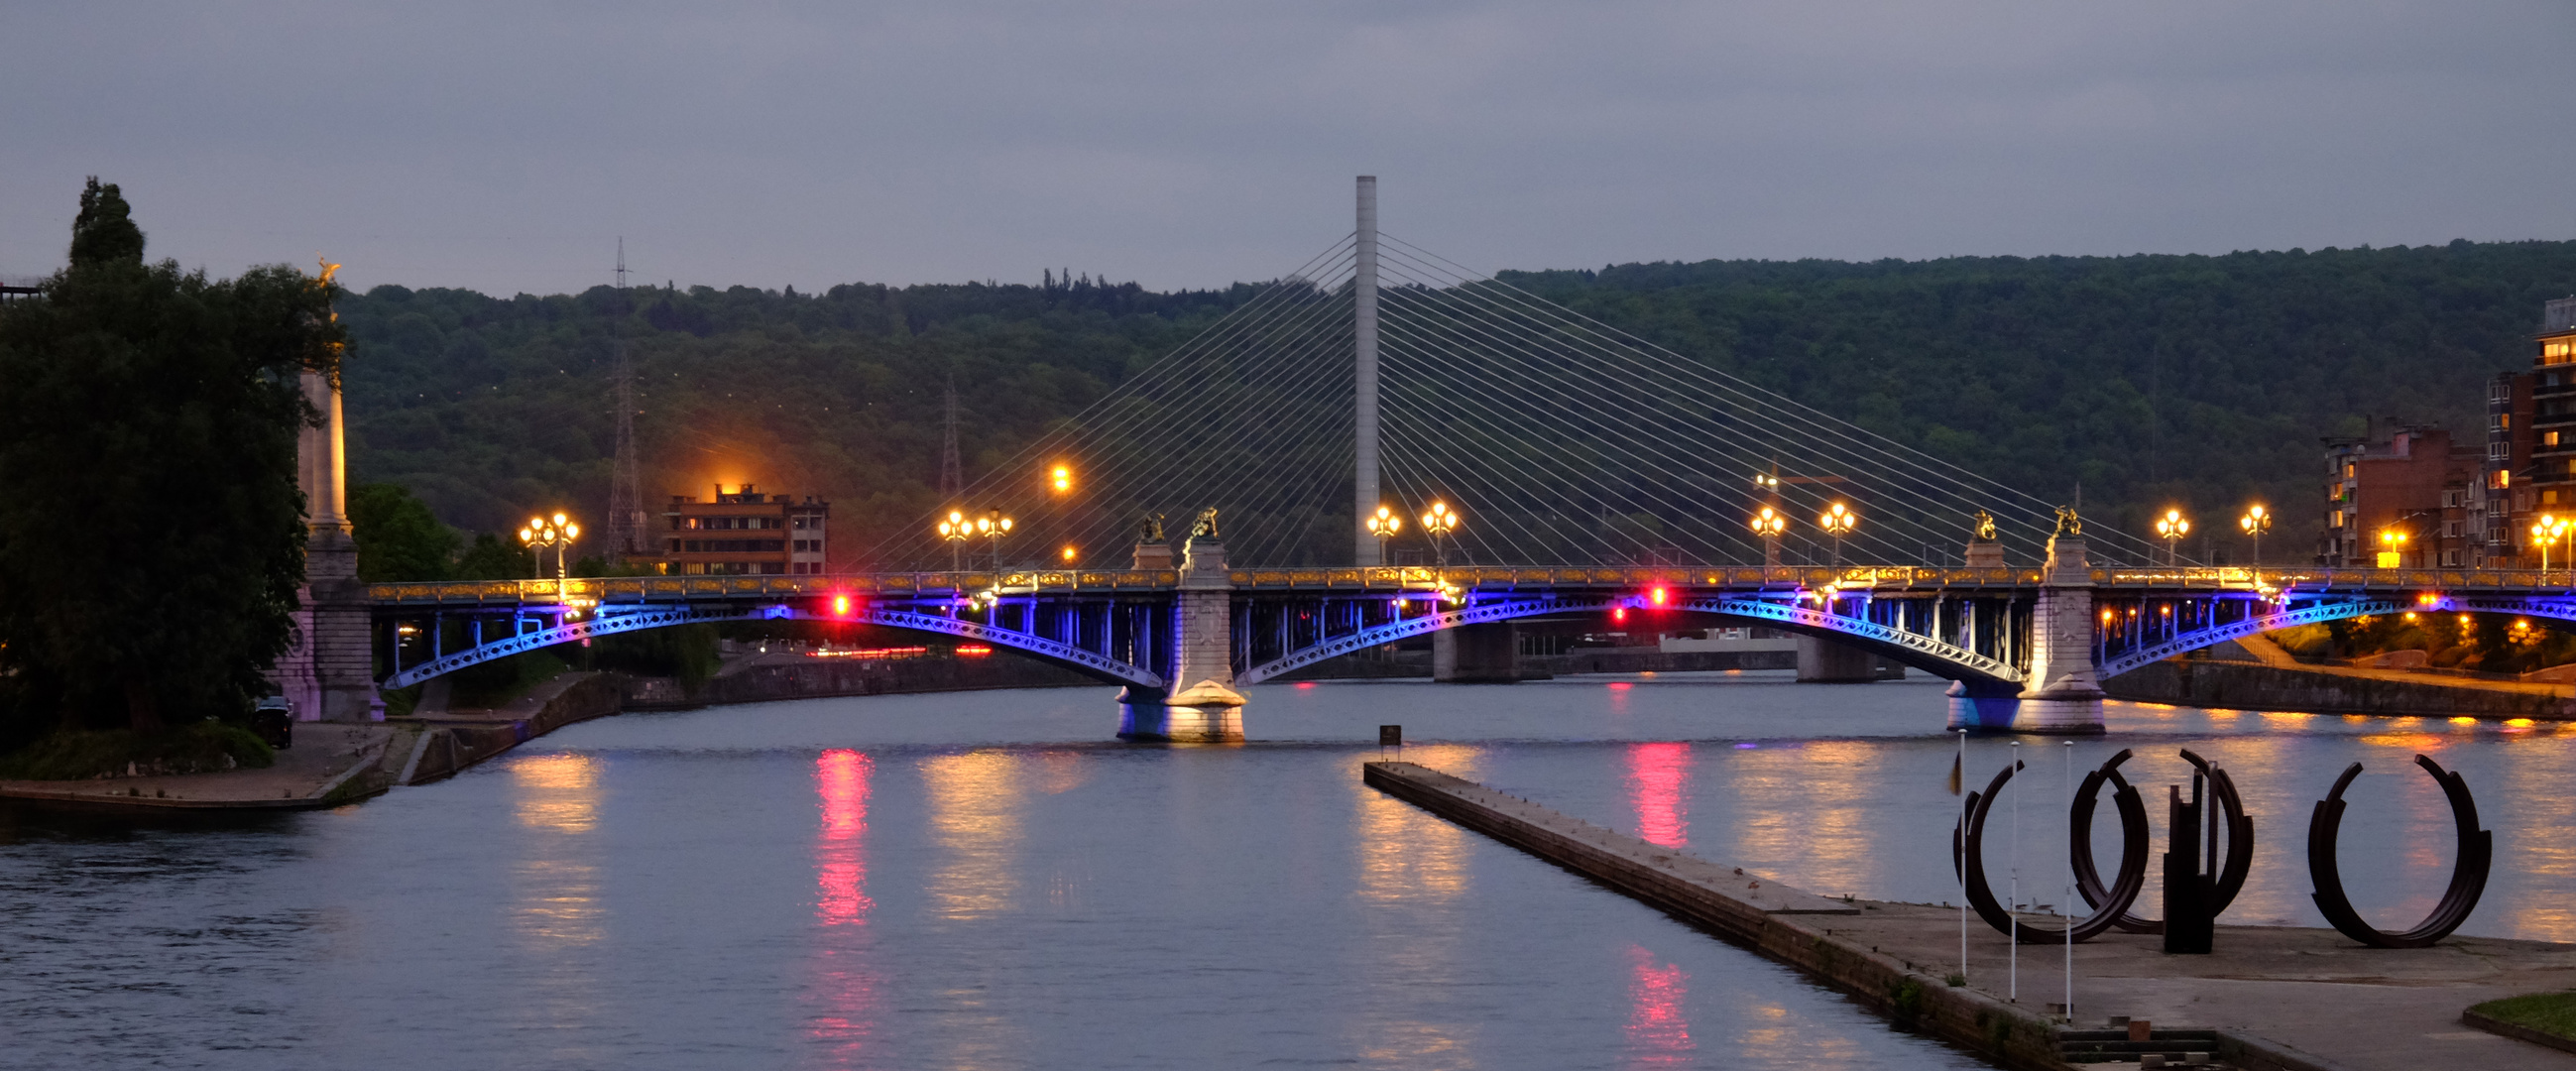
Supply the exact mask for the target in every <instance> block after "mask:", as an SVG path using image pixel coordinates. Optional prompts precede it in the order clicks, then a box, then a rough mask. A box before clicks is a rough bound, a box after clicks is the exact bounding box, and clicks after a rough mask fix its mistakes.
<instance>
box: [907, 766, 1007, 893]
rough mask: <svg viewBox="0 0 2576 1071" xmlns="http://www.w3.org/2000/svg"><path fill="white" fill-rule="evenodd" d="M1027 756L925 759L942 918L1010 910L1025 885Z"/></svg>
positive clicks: (933, 884) (933, 882)
mask: <svg viewBox="0 0 2576 1071" xmlns="http://www.w3.org/2000/svg"><path fill="white" fill-rule="evenodd" d="M1020 763H1021V759H1020V757H1019V756H1018V755H1016V754H1014V753H1012V752H1008V751H990V750H988V751H970V752H967V753H965V754H963V755H941V756H938V757H935V758H930V759H925V760H923V761H922V763H921V779H922V784H923V787H924V788H925V789H926V790H927V791H928V792H929V796H930V831H931V836H932V838H933V840H934V841H935V844H936V847H937V850H938V851H939V854H940V857H941V864H940V866H939V869H938V870H937V871H935V872H934V873H932V874H931V876H930V898H931V902H932V904H933V905H934V910H935V911H937V913H938V914H939V916H940V917H942V918H946V919H950V920H959V921H962V920H967V919H975V918H982V917H984V916H987V915H992V914H996V913H998V912H1002V911H1006V910H1009V909H1010V907H1011V906H1012V901H1013V898H1014V897H1015V896H1016V895H1017V893H1018V891H1019V877H1020V866H1019V862H1018V855H1019V852H1020V844H1021V840H1022V839H1023V837H1024V836H1025V833H1024V831H1023V830H1022V828H1021V822H1020V803H1021V798H1020V797H1021V792H1022V789H1023V785H1022V778H1021V776H1020Z"/></svg>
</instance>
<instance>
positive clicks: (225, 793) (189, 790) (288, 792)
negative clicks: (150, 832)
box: [0, 722, 412, 810]
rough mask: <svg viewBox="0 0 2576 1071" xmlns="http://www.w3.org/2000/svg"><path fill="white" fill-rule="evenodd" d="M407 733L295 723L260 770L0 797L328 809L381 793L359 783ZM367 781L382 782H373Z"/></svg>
mask: <svg viewBox="0 0 2576 1071" xmlns="http://www.w3.org/2000/svg"><path fill="white" fill-rule="evenodd" d="M411 739H412V734H411V732H410V731H407V730H403V729H399V728H396V727H391V726H386V725H382V724H376V725H338V724H332V723H328V722H298V723H296V726H295V746H294V747H290V748H286V749H284V750H281V751H279V752H278V753H277V762H276V764H275V765H272V766H270V767H268V768H266V769H261V770H225V771H223V772H221V773H201V774H171V775H168V776H161V777H110V778H106V779H103V780H93V781H0V797H5V798H16V799H38V800H49V801H54V802H58V803H71V804H80V805H89V806H98V807H153V808H162V809H171V810H278V809H283V810H296V809H305V808H314V807H327V806H333V805H335V804H336V803H338V802H341V801H342V800H343V799H344V797H346V796H348V795H349V794H350V792H351V791H355V790H368V791H382V790H383V787H384V786H383V785H382V784H357V785H354V786H353V782H367V781H369V780H370V778H369V777H368V775H369V773H370V772H371V771H378V770H381V768H382V767H383V765H384V763H385V761H386V755H387V753H388V752H391V753H392V754H394V755H395V756H397V757H396V758H395V760H394V761H395V762H396V763H397V764H398V763H399V762H400V761H401V759H400V756H402V755H404V754H407V748H406V747H403V746H397V745H408V744H409V743H410V742H411ZM375 780H382V779H381V778H379V779H375Z"/></svg>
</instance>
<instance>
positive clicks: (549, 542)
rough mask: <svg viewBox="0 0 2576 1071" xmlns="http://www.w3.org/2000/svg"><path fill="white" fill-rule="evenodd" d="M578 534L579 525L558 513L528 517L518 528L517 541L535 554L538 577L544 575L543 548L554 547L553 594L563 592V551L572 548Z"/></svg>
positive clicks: (544, 560) (579, 531) (579, 530)
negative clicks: (523, 524)
mask: <svg viewBox="0 0 2576 1071" xmlns="http://www.w3.org/2000/svg"><path fill="white" fill-rule="evenodd" d="M580 534H581V526H580V525H578V524H574V523H573V522H572V518H570V517H566V516H564V515H563V514H560V513H558V514H555V515H554V516H552V517H530V518H528V523H527V524H526V525H525V526H523V527H521V528H520V529H519V543H520V545H522V546H525V547H527V548H528V552H529V553H530V554H533V555H535V556H536V570H537V575H538V576H539V577H540V578H542V577H543V576H544V575H545V568H546V550H545V549H546V548H547V547H553V548H554V550H555V585H556V587H555V594H557V595H561V594H563V586H562V585H563V582H564V579H565V567H564V552H565V551H566V550H569V549H571V548H572V541H573V537H575V536H578V535H580Z"/></svg>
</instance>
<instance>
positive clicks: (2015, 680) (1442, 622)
mask: <svg viewBox="0 0 2576 1071" xmlns="http://www.w3.org/2000/svg"><path fill="white" fill-rule="evenodd" d="M1623 608H1624V609H1629V610H1657V611H1680V612H1686V613H1700V614H1709V615H1712V616H1716V617H1722V618H1728V619H1733V620H1741V621H1744V622H1747V623H1749V624H1760V625H1765V626H1769V627H1773V628H1780V629H1785V630H1787V631H1791V632H1798V633H1802V634H1806V635H1811V636H1816V637H1819V638H1824V639H1831V640H1834V641H1836V642H1840V643H1848V644H1851V645H1853V646H1856V647H1860V648H1863V649H1866V650H1869V651H1872V652H1874V653H1878V654H1883V655H1886V656H1887V657H1889V658H1892V659H1894V660H1896V661H1898V662H1901V663H1904V664H1906V665H1909V666H1913V667H1915V668H1917V669H1921V670H1923V671H1924V672H1927V673H1931V674H1933V675H1935V676H1939V677H1946V678H1949V679H1951V680H1964V681H1969V682H1972V683H1975V684H1979V685H1984V686H1989V687H2010V688H2012V689H2014V690H2016V691H2017V690H2019V689H2020V687H2021V682H2022V672H2021V670H2020V669H2019V668H2018V667H2015V666H2013V665H2010V664H2008V663H2006V662H2003V661H2001V660H1998V659H1995V658H1992V657H1989V656H1986V655H1983V654H1979V653H1977V652H1975V651H1972V650H1969V649H1967V648H1964V647H1960V646H1957V645H1955V644H1951V643H1947V642H1945V641H1943V640H1941V639H1939V638H1938V637H1934V636H1928V635H1924V634H1921V633H1916V632H1910V631H1907V630H1904V629H1901V628H1897V627H1895V626H1892V625H1886V624H1882V623H1879V622H1876V621H1871V620H1868V619H1865V618H1860V617H1853V616H1850V615H1846V614H1837V613H1832V612H1829V611H1826V610H1823V609H1819V608H1816V607H1812V606H1807V605H1803V604H1802V600H1800V599H1799V598H1798V597H1797V596H1795V595H1794V594H1792V593H1786V592H1783V593H1775V594H1770V595H1755V594H1750V593H1748V594H1743V595H1712V596H1695V597H1693V596H1685V597H1682V598H1679V599H1676V600H1673V601H1671V602H1668V603H1665V604H1663V605H1660V606H1657V605H1653V604H1651V603H1650V602H1649V601H1648V600H1647V598H1646V597H1645V596H1642V595H1636V594H1632V593H1620V594H1609V593H1584V594H1542V595H1507V596H1501V597H1495V598H1489V599H1486V600H1483V601H1474V600H1471V601H1470V602H1469V603H1468V604H1467V605H1465V606H1461V607H1458V608H1455V609H1447V610H1439V611H1435V612H1433V613H1428V614H1423V615H1420V616H1417V617H1409V618H1404V619H1401V620H1397V621H1390V622H1385V623H1382V624H1378V625H1373V626H1370V627H1368V628H1363V629H1359V630H1357V631H1354V632H1350V633H1346V634H1343V635H1338V636H1332V637H1328V638H1326V639H1324V640H1322V641H1321V642H1318V643H1315V644H1312V645H1309V646H1307V647H1304V648H1300V649H1298V650H1295V651H1291V652H1288V653H1287V654H1284V655H1281V656H1279V657H1277V658H1274V659H1271V660H1270V661H1268V662H1264V663H1261V664H1260V665H1257V666H1252V667H1249V668H1247V669H1245V670H1244V671H1243V672H1241V673H1239V674H1237V675H1236V680H1237V682H1238V683H1242V684H1259V683H1261V682H1263V681H1266V680H1273V679H1276V678H1278V677H1279V676H1281V675H1283V674H1287V673H1290V672H1293V671H1295V670H1299V669H1303V668H1305V667H1307V666H1311V665H1314V664H1316V663H1319V662H1322V661H1324V660H1326V659H1330V658H1335V657H1338V656H1341V655H1345V654H1351V653H1353V652H1357V651H1362V650H1366V649H1368V648H1371V647H1375V646H1378V645H1381V644H1387V643H1393V642H1396V641H1398V640H1403V639H1409V638H1411V637H1414V636H1422V635H1427V634H1430V633H1434V632H1439V631H1442V630H1444V629H1452V628H1458V627H1460V626H1464V625H1480V624H1490V623H1495V622H1502V621H1513V620H1518V619H1521V618H1528V617H1544V616H1548V615H1552V614H1561V613H1607V612H1609V611H1611V610H1616V609H1623Z"/></svg>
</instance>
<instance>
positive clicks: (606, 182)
mask: <svg viewBox="0 0 2576 1071" xmlns="http://www.w3.org/2000/svg"><path fill="white" fill-rule="evenodd" d="M2572 74H2576V4H2571V3H2569V2H2567V0H2521V2H2513V0H2506V2H2477V0H2438V2H2424V3H2402V2H2370V0H2342V2H2334V3H2265V2H2246V0H2226V2H2193V0H2180V2H2163V0H2159V2H2155V3H2146V4H2136V3H2131V4H2113V3H2078V2H2071V0H2069V2H2046V3H2041V2H2029V3H1991V2H1957V3H1934V2H1896V3H1843V2H1834V0H1802V2H1794V3H1774V4H1733V3H1716V2H1702V3H1643V2H1635V3H1632V2H1616V0H1611V2H1598V3H1580V4H1578V3H1556V4H1504V3H1495V4H1473V3H1442V2H1413V3H1408V2H1387V0H1380V2H1377V3H1347V2H1337V0H1307V2H1302V3H1284V4H1283V3H1275V2H1273V3H1259V4H1251V3H1244V4H1233V3H1217V2H1207V0H1201V2H1192V3H1153V2H1133V3H1094V4H1084V3H1066V2H1060V0H1059V2H983V0H937V2H914V0H892V2H882V3H828V4H827V3H757V2H735V3H725V4H676V3H652V2H635V3H560V4H531V3H524V2H518V3H490V4H481V3H462V2H438V0H411V2H406V3H399V4H380V3H364V2H337V3H327V4H325V3H313V4H290V3H226V2H193V3H172V4H138V3H117V2H113V0H102V2H96V3H83V4H68V3H39V2H35V0H0V101H4V102H5V103H0V190H5V191H6V196H5V198H0V275H8V274H29V273H42V272H46V271H50V270H52V269H53V268H55V267H56V266H58V265H59V263H60V261H61V257H62V248H63V245H64V243H65V240H66V237H67V227H68V223H69V218H70V215H71V212H72V210H73V208H74V206H75V202H76V200H77V195H78V190H79V187H80V182H81V179H82V177H83V176H85V175H89V174H97V175H99V176H101V177H103V178H105V179H107V180H109V181H113V182H118V183H121V184H122V185H123V186H124V188H125V190H126V193H127V195H128V197H129V198H130V199H132V200H133V201H134V202H135V204H136V206H137V214H138V217H139V219H140V221H141V222H142V224H143V226H144V228H145V230H146V231H147V232H148V233H149V235H150V237H151V240H152V252H153V254H154V255H155V256H156V257H159V256H166V257H173V258H176V259H178V260H179V261H180V262H181V263H183V264H186V265H189V266H192V267H196V266H202V267H205V268H207V269H209V270H212V271H214V272H216V273H218V274H225V273H230V272H233V271H237V270H239V269H240V268H241V267H242V266H244V265H246V264H251V263H259V262H268V261H278V260H292V261H297V262H309V261H310V260H311V259H312V257H313V254H314V253H315V252H316V251H327V252H329V253H330V254H331V256H332V258H333V259H335V260H340V261H344V262H346V263H347V265H348V267H347V268H346V270H345V271H344V273H343V278H344V279H346V280H347V281H348V282H350V283H351V284H353V285H355V286H358V287H361V288H364V287H367V286H371V285H374V284H377V283H383V282H399V283H403V284H406V285H412V286H433V285H449V286H467V287H473V288H476V289H480V290H484V291H487V292H492V293H498V294H508V293H514V292H519V291H528V292H535V293H553V292H560V291H570V290H579V289H581V288H583V287H587V286H590V285H594V284H598V283H602V282H606V281H608V277H609V276H608V269H609V267H610V263H611V260H612V258H613V254H614V248H613V247H614V243H615V240H616V238H617V237H618V236H619V235H624V236H625V238H626V247H627V258H628V261H629V263H630V265H631V266H633V267H634V268H635V269H636V271H637V273H638V278H639V279H643V280H650V281H653V282H656V283H659V282H662V281H664V280H676V281H678V282H679V283H680V284H681V285H689V284H694V283H706V284H711V285H728V284H733V283H747V284H752V285H758V286H764V287H777V286H781V285H786V284H794V285H796V286H797V287H799V288H800V289H812V288H820V287H824V286H828V285H830V284H833V283H837V282H845V281H852V280H866V281H875V282H890V283H907V282H921V281H942V280H965V279H985V278H994V279H1001V280H1004V281H1032V282H1033V281H1035V280H1036V279H1037V277H1038V272H1039V270H1040V269H1041V268H1047V267H1064V266H1070V267H1072V268H1073V269H1074V270H1076V271H1083V272H1090V273H1094V274H1098V275H1105V276H1107V277H1110V278H1113V279H1119V280H1125V279H1135V280H1138V281H1141V282H1143V283H1145V284H1146V285H1148V286H1152V287H1157V288H1168V287H1180V286H1212V285H1222V284H1225V283H1227V282H1230V281H1233V280H1237V279H1263V278H1270V277H1273V276H1275V275H1278V274H1280V273H1281V272H1284V271H1286V270H1289V269H1291V268H1293V267H1294V266H1296V265H1297V264H1298V263H1300V262H1302V261H1304V260H1305V259H1306V258H1307V256H1308V255H1310V254H1312V253H1315V252H1318V251H1320V250H1322V249H1323V248H1324V247H1326V246H1328V245H1330V244H1332V243H1333V242H1334V240H1335V239H1337V238H1338V237H1339V236H1340V235H1341V234H1343V233H1344V232H1346V231H1348V230H1349V229H1350V225H1351V224H1350V196H1351V190H1350V186H1351V176H1353V175H1355V174H1362V173H1374V174H1377V175H1379V176H1381V181H1382V184H1383V185H1382V188H1383V191H1384V193H1383V197H1384V204H1385V208H1384V223H1385V227H1386V229H1387V231H1388V232H1389V233H1391V234H1395V235H1397V236H1400V237H1403V238H1406V239H1407V240H1409V241H1412V242H1415V243H1417V244H1420V245H1423V246H1426V247H1428V248H1431V249H1434V250H1437V251H1440V252H1442V253H1444V254H1446V255H1448V256H1450V257H1452V258H1454V259H1457V260H1459V261H1462V262H1464V263H1467V264H1469V265H1473V266H1477V267H1481V268H1498V267H1585V266H1597V265H1600V264H1604V263H1608V262H1613V261H1618V262H1626V261H1634V260H1656V259H1687V260H1697V259H1704V258H1710V257H1775V258H1782V257H1837V258H1875V257H1890V256H1893V257H1907V258H1919V257H1933V256H1943V255H1949V254H1992V253H2012V254H2038V253H2131V252H2225V251H2228V250H2232V249H2252V248H2263V249H2274V248H2287V247H2290V246H2306V247H2309V248H2317V247H2322V246H2330V245H2342V246H2350V245H2359V244H2364V243H2368V244H2373V245H2390V244H2422V243H2428V242H2442V241H2448V240H2450V239H2452V238H2462V237H2465V238H2472V239H2481V240H2485V239H2522V238H2553V239H2563V238H2570V237H2576V196H2571V193H2570V191H2571V190H2576V183H2571V176H2576V92H2571V91H2570V90H2569V88H2568V87H2569V85H2570V78H2571V75H2572Z"/></svg>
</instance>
